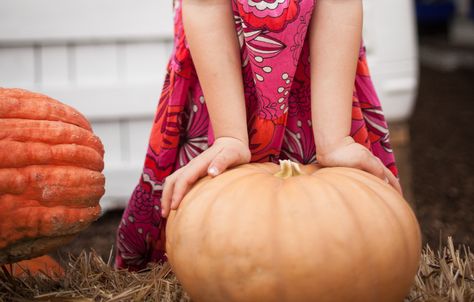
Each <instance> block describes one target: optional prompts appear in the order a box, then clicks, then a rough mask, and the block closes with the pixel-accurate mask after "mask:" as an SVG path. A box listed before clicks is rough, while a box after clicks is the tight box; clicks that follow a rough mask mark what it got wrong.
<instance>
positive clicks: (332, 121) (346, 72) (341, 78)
mask: <svg viewBox="0 0 474 302" xmlns="http://www.w3.org/2000/svg"><path fill="white" fill-rule="evenodd" d="M361 32H362V1H361V0H318V1H316V5H315V11H314V14H313V18H312V23H311V28H310V48H311V49H310V55H311V107H312V112H311V113H312V119H313V121H314V123H313V125H314V126H313V127H314V128H313V133H314V138H315V141H316V146H317V148H318V153H325V151H327V150H328V149H329V148H330V147H331V146H334V145H336V144H338V143H339V142H340V141H341V140H342V139H343V138H344V137H346V136H348V135H349V134H350V128H351V116H352V94H353V89H354V81H355V73H356V68H357V60H358V55H359V47H360V41H361V35H362V33H361Z"/></svg>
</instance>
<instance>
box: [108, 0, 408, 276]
mask: <svg viewBox="0 0 474 302" xmlns="http://www.w3.org/2000/svg"><path fill="white" fill-rule="evenodd" d="M361 2H362V0H316V1H315V0H176V1H175V9H174V12H175V40H174V43H175V44H174V50H173V53H172V56H171V59H170V61H169V64H168V68H167V75H166V79H165V83H164V86H163V90H162V94H161V97H160V101H159V104H158V108H157V112H156V117H155V121H154V124H153V128H152V132H151V136H150V141H149V148H148V152H147V154H146V159H145V165H144V169H143V173H142V176H141V178H140V182H139V184H138V186H137V187H136V189H135V191H134V192H133V195H132V197H131V199H130V201H129V204H128V207H127V209H126V210H125V212H124V214H123V219H122V221H121V223H120V226H119V229H118V236H117V256H116V266H117V267H119V268H123V267H126V268H129V269H133V270H138V269H141V268H144V267H145V266H146V264H147V263H148V262H151V261H153V262H156V261H161V260H166V256H165V250H164V247H165V238H164V234H165V231H164V230H165V224H166V220H165V218H166V217H167V215H168V214H169V212H170V210H172V209H176V208H177V207H178V205H179V203H180V201H181V199H182V198H183V196H184V195H185V194H186V192H187V191H188V190H189V189H190V187H191V186H192V185H193V183H194V182H195V181H197V180H198V179H199V178H200V177H202V176H205V175H206V174H209V175H211V176H213V177H215V176H217V175H219V174H220V173H222V172H224V171H225V170H226V169H228V168H231V167H234V166H237V165H240V164H244V163H248V162H265V161H272V162H276V163H277V162H278V160H279V159H291V160H293V161H297V162H300V163H303V164H307V163H313V162H315V161H317V162H318V163H319V164H321V165H323V166H328V167H329V166H345V167H353V168H358V169H363V170H365V171H367V172H369V173H372V174H374V175H376V176H377V177H380V178H381V179H383V180H385V181H386V182H388V183H390V184H391V185H392V186H394V187H395V189H397V190H398V191H399V192H400V193H401V188H400V185H399V183H398V180H397V169H396V167H395V162H394V156H393V153H392V150H391V147H390V143H389V133H388V130H387V124H386V122H385V119H384V115H383V112H382V108H381V107H380V103H379V100H378V98H377V95H376V93H375V90H374V87H373V85H372V82H371V79H370V75H369V72H368V68H367V63H366V56H365V48H364V46H363V44H362V42H361V41H362V38H361V31H362V3H361ZM165 180H166V181H165Z"/></svg>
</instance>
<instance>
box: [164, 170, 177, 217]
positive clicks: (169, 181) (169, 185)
mask: <svg viewBox="0 0 474 302" xmlns="http://www.w3.org/2000/svg"><path fill="white" fill-rule="evenodd" d="M175 181H176V176H175V175H174V174H173V175H170V176H168V177H167V178H166V180H165V184H164V187H163V193H162V195H161V216H163V217H164V218H166V217H167V216H168V214H169V212H170V205H171V196H172V194H173V189H174V185H175Z"/></svg>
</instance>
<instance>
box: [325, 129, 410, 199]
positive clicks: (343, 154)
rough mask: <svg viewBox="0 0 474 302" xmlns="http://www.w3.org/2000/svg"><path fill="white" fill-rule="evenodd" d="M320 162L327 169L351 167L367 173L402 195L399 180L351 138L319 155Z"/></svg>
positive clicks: (346, 138)
mask: <svg viewBox="0 0 474 302" xmlns="http://www.w3.org/2000/svg"><path fill="white" fill-rule="evenodd" d="M317 160H318V162H319V163H320V164H321V165H323V166H326V167H350V168H357V169H361V170H364V171H367V172H369V173H371V174H373V175H375V176H377V177H379V178H381V179H382V180H384V181H385V182H387V183H389V184H391V185H392V186H393V187H394V188H395V189H396V190H397V191H398V192H400V194H402V195H403V193H402V188H401V186H400V183H399V182H398V179H397V178H396V177H395V176H394V175H393V173H392V172H391V171H390V170H389V169H388V168H387V167H385V165H384V164H383V163H382V161H381V160H380V159H379V158H378V157H377V156H375V155H373V154H372V152H370V150H369V149H367V148H366V147H364V146H363V145H361V144H358V143H356V142H355V141H354V139H353V138H352V137H350V136H347V137H345V138H344V139H343V140H342V141H340V142H338V143H336V144H334V145H333V146H330V147H329V149H326V150H323V151H322V153H321V154H317Z"/></svg>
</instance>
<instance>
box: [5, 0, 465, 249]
mask: <svg viewBox="0 0 474 302" xmlns="http://www.w3.org/2000/svg"><path fill="white" fill-rule="evenodd" d="M172 17H173V16H172V1H171V0H167V1H163V0H141V1H132V0H81V1H71V0H69V1H66V0H0V86H2V87H19V88H24V89H28V90H32V91H37V92H42V93H45V94H47V95H49V96H51V97H53V98H56V99H58V100H60V101H62V102H64V103H67V104H70V105H72V106H73V107H75V108H77V109H78V110H79V111H81V112H82V113H84V114H85V115H86V116H87V118H89V120H90V121H91V122H92V125H93V128H94V131H95V132H96V133H97V135H98V136H99V137H101V139H102V141H103V143H104V145H105V150H106V155H105V163H106V167H105V175H106V178H107V184H106V191H107V192H106V195H105V197H104V198H103V199H102V201H101V204H102V206H103V210H104V214H103V216H102V217H101V218H100V219H99V220H98V221H97V222H96V223H95V224H94V225H93V226H92V227H91V228H89V229H88V230H87V231H85V232H83V233H82V234H81V235H80V236H79V237H78V238H77V239H76V240H75V241H74V242H72V243H71V244H70V245H69V246H65V247H64V248H63V250H62V251H71V252H79V251H80V250H82V248H88V247H94V248H95V249H96V250H98V251H99V252H100V253H101V254H102V255H103V256H104V257H107V256H108V253H109V251H110V248H111V245H112V244H113V243H114V236H115V228H116V227H117V225H118V222H119V220H120V218H121V212H122V210H123V208H124V206H125V205H126V202H127V200H128V198H129V196H130V194H131V193H132V190H133V188H134V186H135V185H136V183H137V181H138V178H139V175H140V173H141V167H142V163H143V160H144V156H145V151H146V146H147V140H148V135H149V131H150V129H151V123H152V119H153V116H154V112H155V108H156V105H157V101H158V97H159V95H160V92H161V86H162V84H163V79H164V75H165V68H166V64H167V61H168V59H169V56H170V54H171V51H172V47H173V22H172ZM363 35H364V41H365V45H366V48H367V56H368V63H369V67H370V70H371V73H372V77H373V81H374V84H375V87H376V90H377V93H378V95H379V97H380V99H381V102H382V106H383V108H384V112H385V114H386V116H387V118H388V122H389V126H390V128H391V138H392V144H393V147H394V149H395V156H396V159H397V163H398V166H399V170H400V179H401V182H402V186H403V187H404V190H405V194H406V198H407V199H408V201H409V202H410V204H411V205H412V207H413V208H414V210H415V212H416V214H417V216H418V219H419V221H420V224H421V228H422V232H423V241H424V243H429V244H430V245H432V246H437V245H438V244H439V240H442V241H443V242H444V241H445V240H446V236H448V235H451V236H453V237H454V240H455V243H465V244H468V245H471V246H472V244H473V237H472V234H473V230H474V207H473V205H472V203H473V201H474V173H473V172H472V171H473V170H474V164H473V158H472V152H473V151H474V148H473V147H474V143H473V141H474V135H473V134H474V123H473V120H474V1H473V0H416V1H415V0H364V32H363Z"/></svg>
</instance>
